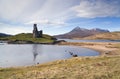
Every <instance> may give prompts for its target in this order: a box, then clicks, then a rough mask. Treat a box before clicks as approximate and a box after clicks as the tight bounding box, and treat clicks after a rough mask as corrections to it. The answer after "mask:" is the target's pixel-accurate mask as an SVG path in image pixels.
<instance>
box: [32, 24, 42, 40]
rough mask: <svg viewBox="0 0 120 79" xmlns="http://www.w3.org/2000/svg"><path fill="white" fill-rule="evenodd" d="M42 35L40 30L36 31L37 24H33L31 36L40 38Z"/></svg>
mask: <svg viewBox="0 0 120 79" xmlns="http://www.w3.org/2000/svg"><path fill="white" fill-rule="evenodd" d="M40 37H42V30H40V31H38V29H37V24H34V25H33V38H40Z"/></svg>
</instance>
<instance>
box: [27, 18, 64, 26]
mask: <svg viewBox="0 0 120 79" xmlns="http://www.w3.org/2000/svg"><path fill="white" fill-rule="evenodd" d="M34 23H37V24H41V25H54V26H59V25H65V23H64V22H62V21H50V20H47V19H45V20H34V21H30V22H28V23H25V24H34Z"/></svg>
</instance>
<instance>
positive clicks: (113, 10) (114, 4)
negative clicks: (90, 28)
mask: <svg viewBox="0 0 120 79" xmlns="http://www.w3.org/2000/svg"><path fill="white" fill-rule="evenodd" d="M72 9H73V10H74V11H76V12H77V16H78V17H85V18H96V17H120V0H108V1H107V0H81V2H80V4H79V5H77V6H75V7H73V8H72Z"/></svg>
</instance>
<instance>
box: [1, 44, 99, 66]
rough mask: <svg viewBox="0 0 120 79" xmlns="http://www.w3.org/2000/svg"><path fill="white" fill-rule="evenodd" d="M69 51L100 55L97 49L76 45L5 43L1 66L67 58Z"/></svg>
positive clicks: (2, 47)
mask: <svg viewBox="0 0 120 79" xmlns="http://www.w3.org/2000/svg"><path fill="white" fill-rule="evenodd" d="M68 52H73V54H72V55H75V54H76V55H78V56H96V55H99V53H98V52H96V51H93V50H90V49H86V48H80V47H74V46H58V45H40V44H15V45H13V44H4V45H0V67H12V66H27V65H33V64H37V63H40V64H41V63H46V62H51V61H55V60H60V59H67V58H70V57H71V55H70V54H69V53H68ZM6 61H7V62H6Z"/></svg>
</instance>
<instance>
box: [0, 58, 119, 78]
mask: <svg viewBox="0 0 120 79" xmlns="http://www.w3.org/2000/svg"><path fill="white" fill-rule="evenodd" d="M119 63H120V56H114V57H107V56H104V57H103V56H101V57H83V58H79V57H76V58H71V59H68V60H58V61H55V62H51V63H47V64H43V65H38V66H31V67H21V68H3V69H0V79H119V78H120V75H119V74H120V65H119Z"/></svg>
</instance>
